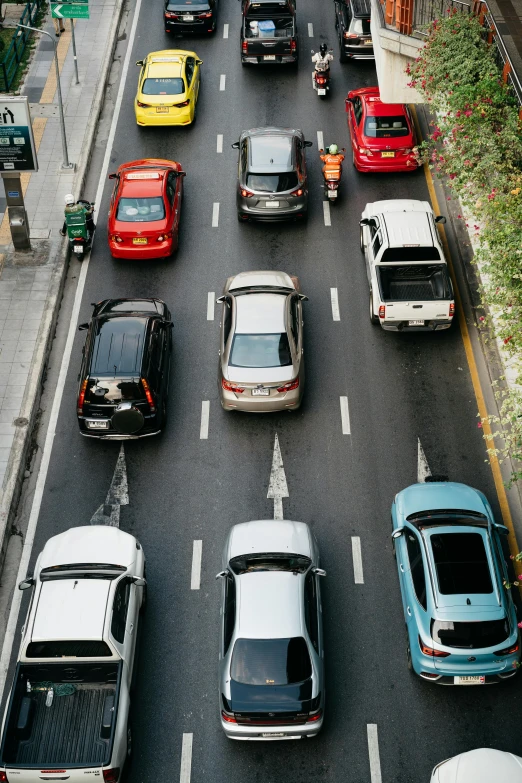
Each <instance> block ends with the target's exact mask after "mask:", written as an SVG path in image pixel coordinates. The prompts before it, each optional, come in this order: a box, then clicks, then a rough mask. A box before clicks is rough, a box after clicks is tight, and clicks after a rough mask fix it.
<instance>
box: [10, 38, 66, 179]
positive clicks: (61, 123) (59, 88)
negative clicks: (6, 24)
mask: <svg viewBox="0 0 522 783" xmlns="http://www.w3.org/2000/svg"><path fill="white" fill-rule="evenodd" d="M16 26H17V27H25V29H26V30H32V31H33V32H34V33H41V34H42V35H47V36H48V37H49V38H50V39H51V41H52V44H53V47H54V64H55V66H56V87H57V89H58V108H59V110H60V126H61V131H62V147H63V163H62V169H72V168H74V164H73V163H69V155H68V153H67V139H66V137H65V119H64V116H63V101H62V88H61V86H60V68H59V65H58V51H57V49H56V41H55V40H54V39H53V37H52V35H51V34H50V33H48V32H47V31H46V30H39V29H38V28H37V27H29V25H27V24H20V23H19V24H17V25H16Z"/></svg>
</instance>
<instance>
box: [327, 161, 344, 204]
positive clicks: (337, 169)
mask: <svg viewBox="0 0 522 783" xmlns="http://www.w3.org/2000/svg"><path fill="white" fill-rule="evenodd" d="M341 152H342V153H345V152H346V150H345V148H344V147H343V148H342V150H341ZM342 173H343V166H342V163H325V164H324V166H323V180H324V197H325V198H326V199H328V201H331V202H332V204H335V202H336V201H337V198H338V195H339V187H340V185H341V175H342Z"/></svg>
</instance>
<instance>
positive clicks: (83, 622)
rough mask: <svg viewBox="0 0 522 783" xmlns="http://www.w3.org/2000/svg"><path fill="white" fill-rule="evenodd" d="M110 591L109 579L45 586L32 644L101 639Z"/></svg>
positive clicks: (62, 581)
mask: <svg viewBox="0 0 522 783" xmlns="http://www.w3.org/2000/svg"><path fill="white" fill-rule="evenodd" d="M110 588H111V580H110V579H76V578H71V579H51V580H49V581H46V582H43V583H42V586H41V590H40V595H39V597H38V606H37V609H36V614H35V618H34V623H33V629H32V634H31V641H33V642H41V641H54V640H59V639H71V640H72V639H102V638H103V626H104V623H105V615H106V612H107V599H108V596H109V591H110Z"/></svg>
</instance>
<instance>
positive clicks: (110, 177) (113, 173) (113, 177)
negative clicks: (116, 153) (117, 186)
mask: <svg viewBox="0 0 522 783" xmlns="http://www.w3.org/2000/svg"><path fill="white" fill-rule="evenodd" d="M117 178H118V175H117V174H116V172H115V171H113V172H112V174H109V179H117Z"/></svg>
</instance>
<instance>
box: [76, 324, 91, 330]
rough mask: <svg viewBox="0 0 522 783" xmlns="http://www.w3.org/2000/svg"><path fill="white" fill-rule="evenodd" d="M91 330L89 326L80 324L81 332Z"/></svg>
mask: <svg viewBox="0 0 522 783" xmlns="http://www.w3.org/2000/svg"><path fill="white" fill-rule="evenodd" d="M88 328H89V324H80V325H79V327H78V331H79V332H84V331H85V330H86V329H88Z"/></svg>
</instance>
